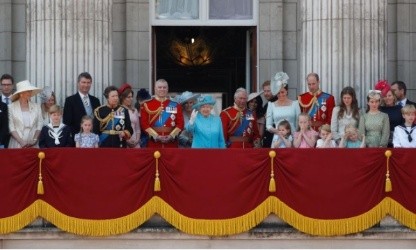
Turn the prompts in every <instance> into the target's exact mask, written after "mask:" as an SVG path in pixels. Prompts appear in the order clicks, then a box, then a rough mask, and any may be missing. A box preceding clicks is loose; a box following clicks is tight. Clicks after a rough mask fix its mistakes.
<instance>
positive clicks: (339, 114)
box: [331, 86, 360, 143]
mask: <svg viewBox="0 0 416 250" xmlns="http://www.w3.org/2000/svg"><path fill="white" fill-rule="evenodd" d="M340 97H341V101H340V103H339V106H336V107H335V108H334V109H333V110H332V118H331V133H332V138H333V139H334V140H335V141H336V142H338V143H339V141H340V140H341V138H342V137H343V136H344V133H345V127H346V126H348V125H350V124H351V125H353V126H355V127H358V122H359V120H360V109H359V108H358V101H357V96H356V94H355V90H354V88H352V87H350V86H348V87H345V88H343V89H342V91H341V95H340Z"/></svg>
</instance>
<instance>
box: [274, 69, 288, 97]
mask: <svg viewBox="0 0 416 250" xmlns="http://www.w3.org/2000/svg"><path fill="white" fill-rule="evenodd" d="M287 80H289V76H288V75H287V74H286V73H285V72H278V73H276V75H275V76H274V77H273V78H272V80H271V81H270V90H271V91H272V95H274V96H275V95H277V93H279V91H280V90H281V89H282V88H284V87H286V85H287Z"/></svg>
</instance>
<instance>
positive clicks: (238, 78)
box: [153, 26, 256, 107]
mask: <svg viewBox="0 0 416 250" xmlns="http://www.w3.org/2000/svg"><path fill="white" fill-rule="evenodd" d="M247 31H250V32H254V33H255V29H254V28H252V27H209V26H204V27H195V26H192V27H188V26H186V27H177V26H176V27H170V26H169V27H168V26H158V27H154V35H155V36H154V40H155V43H154V45H155V48H154V52H155V51H156V53H154V59H155V60H154V62H155V66H156V67H155V69H156V71H155V72H154V74H153V76H154V77H155V79H153V80H156V79H160V78H164V79H166V80H167V81H168V82H169V91H170V92H177V93H179V92H183V91H192V92H197V93H223V102H222V103H223V107H225V106H229V105H231V104H232V101H233V98H232V96H233V94H234V92H235V90H236V89H237V88H238V87H245V85H246V54H247V45H246V44H247V43H246V40H247ZM251 37H253V36H251ZM254 38H255V35H254ZM250 44H253V42H251V43H250ZM254 44H255V43H254ZM254 50H255V49H254ZM252 51H253V48H251V49H250V53H251V54H252ZM251 59H253V58H251ZM255 61H256V60H255V58H254V60H250V62H251V64H252V63H253V62H255ZM250 68H253V65H250ZM254 68H255V66H254ZM250 71H251V72H250V73H252V71H253V70H250ZM250 78H251V79H254V78H253V77H250ZM250 82H251V84H252V85H253V82H252V81H250ZM249 91H250V90H249Z"/></svg>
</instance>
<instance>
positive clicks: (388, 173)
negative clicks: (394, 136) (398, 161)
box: [384, 150, 393, 193]
mask: <svg viewBox="0 0 416 250" xmlns="http://www.w3.org/2000/svg"><path fill="white" fill-rule="evenodd" d="M384 155H385V156H386V158H387V163H386V165H387V171H386V186H385V190H384V191H385V192H386V193H388V192H391V191H392V190H393V189H392V186H391V180H390V168H389V161H390V156H391V151H390V150H386V152H385V153H384Z"/></svg>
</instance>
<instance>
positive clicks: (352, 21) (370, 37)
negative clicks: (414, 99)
mask: <svg viewBox="0 0 416 250" xmlns="http://www.w3.org/2000/svg"><path fill="white" fill-rule="evenodd" d="M300 1H301V24H300V25H301V50H300V58H301V64H300V65H301V67H300V72H299V75H300V77H301V79H300V80H301V82H300V83H301V86H300V87H301V89H302V88H303V90H306V83H305V82H306V81H305V78H306V75H307V74H308V73H310V72H316V73H318V74H319V75H320V77H321V88H322V89H323V90H324V91H325V92H329V93H332V94H333V95H334V96H335V98H336V100H337V102H339V94H340V92H341V90H342V88H343V87H345V86H352V87H354V88H355V90H356V92H357V97H358V99H359V103H360V105H365V104H366V100H365V98H366V94H367V91H368V90H369V89H372V88H373V87H374V85H375V83H376V82H377V81H378V80H379V79H385V78H386V64H387V55H386V46H387V26H386V13H387V1H386V0H336V1H334V0H300Z"/></svg>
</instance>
